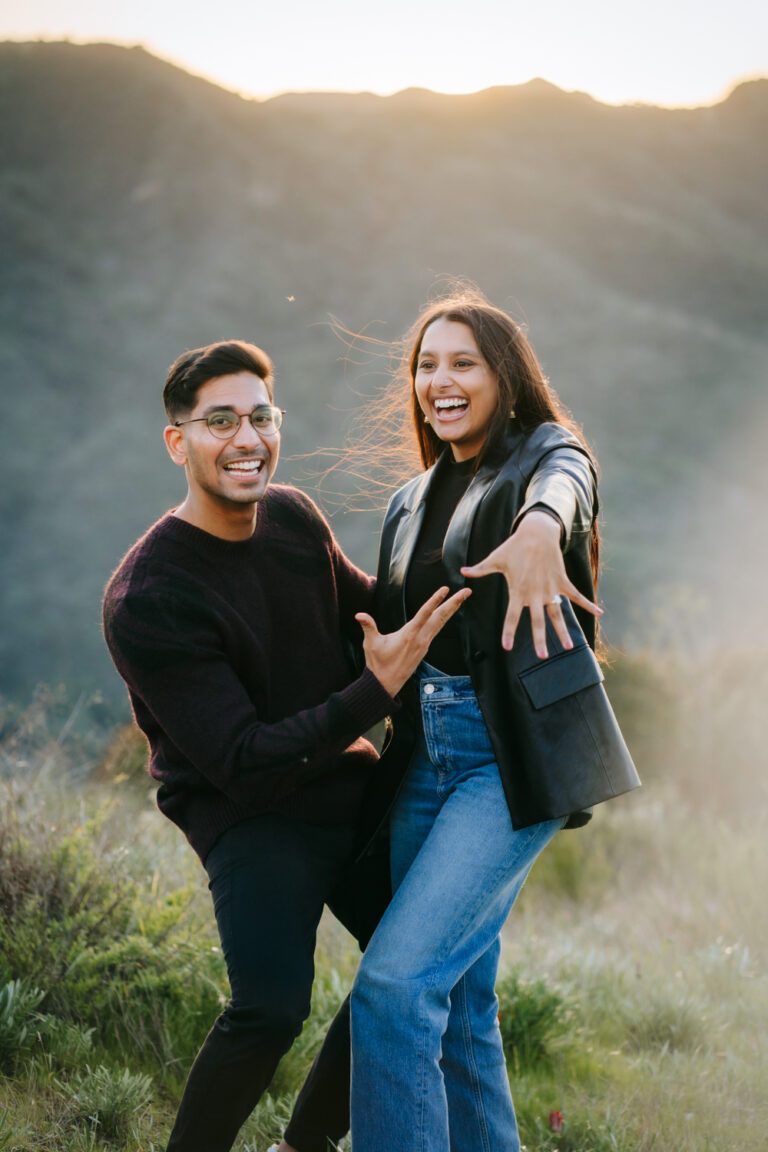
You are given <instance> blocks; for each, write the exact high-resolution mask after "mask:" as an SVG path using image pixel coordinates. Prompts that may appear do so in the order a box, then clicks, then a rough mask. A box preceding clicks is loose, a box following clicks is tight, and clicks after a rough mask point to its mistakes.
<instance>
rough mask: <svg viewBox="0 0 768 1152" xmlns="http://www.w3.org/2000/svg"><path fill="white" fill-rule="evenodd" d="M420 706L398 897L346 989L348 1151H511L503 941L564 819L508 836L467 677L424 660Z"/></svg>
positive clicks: (395, 844) (398, 846) (401, 805)
mask: <svg viewBox="0 0 768 1152" xmlns="http://www.w3.org/2000/svg"><path fill="white" fill-rule="evenodd" d="M420 698H421V716H422V735H421V738H420V741H419V744H418V745H417V748H416V750H415V753H414V756H413V759H412V761H411V764H410V766H409V768H408V772H407V774H406V777H405V780H404V783H403V787H402V789H401V791H400V794H399V796H398V799H397V802H396V805H395V808H394V810H393V814H392V820H391V845H392V846H391V852H392V880H393V887H394V888H395V889H396V892H395V895H394V897H393V899H392V903H391V904H390V905H389V908H388V909H387V911H386V912H385V914H384V917H383V919H382V920H381V923H380V924H379V926H378V928H377V929H376V931H375V933H374V935H373V939H372V940H371V942H370V944H369V945H368V949H367V951H366V953H365V955H364V956H363V959H362V962H361V964H360V968H359V970H358V974H357V978H356V980H355V984H354V987H353V989H352V1142H353V1152H393V1150H396V1152H449V1150H450V1152H501V1150H502V1149H503V1150H504V1152H518V1149H519V1147H520V1144H519V1139H518V1135H517V1123H516V1120H515V1112H514V1108H513V1106H512V1098H511V1095H510V1090H509V1080H508V1077H507V1070H506V1065H505V1061H504V1053H503V1050H502V1045H501V1036H500V1033H499V1027H498V1001H497V999H496V993H495V989H494V986H495V981H496V972H497V968H498V962H499V953H500V939H499V933H500V932H501V929H502V927H503V925H504V922H505V920H506V919H507V916H508V914H509V912H510V909H511V908H512V905H513V904H514V902H515V899H516V897H517V894H518V892H519V891H520V889H521V888H522V885H523V882H524V881H525V878H526V876H527V875H528V872H529V871H530V868H531V865H532V864H533V862H534V860H535V859H536V857H537V856H538V854H539V852H540V851H541V850H542V848H544V847H545V846H546V844H548V843H549V841H550V840H551V839H552V837H553V836H554V835H555V833H556V832H557V831H558V830H559V829H560V828H561V827H562V825H563V823H564V819H558V820H550V821H547V822H546V823H543V824H536V825H534V826H533V827H529V828H523V829H520V830H519V831H517V832H516V831H515V830H514V829H513V827H512V822H511V819H510V816H509V810H508V808H507V804H506V800H505V797H504V792H503V790H502V786H501V780H500V777H499V771H498V768H497V766H496V763H495V760H494V754H493V750H492V748H491V745H490V741H489V738H488V733H487V731H486V728H485V724H484V723H483V718H482V715H481V712H480V708H479V706H478V703H477V699H476V698H475V695H474V693H473V691H472V684H471V681H470V679H469V677H468V676H444V675H442V674H441V673H439V672H437V670H436V669H433V668H430V666H429V665H422V668H421V683H420Z"/></svg>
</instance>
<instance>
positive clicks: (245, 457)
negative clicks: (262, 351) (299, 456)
mask: <svg viewBox="0 0 768 1152" xmlns="http://www.w3.org/2000/svg"><path fill="white" fill-rule="evenodd" d="M271 403H272V401H271V400H270V398H269V392H268V391H267V386H266V384H265V383H264V381H263V380H261V379H260V378H259V377H258V376H256V375H255V374H254V373H253V372H239V373H238V374H237V375H236V376H219V377H217V378H216V379H214V380H209V381H208V383H207V384H204V385H203V386H202V388H201V389H200V391H199V392H198V394H197V401H196V403H195V407H194V408H193V410H192V411H191V412H190V413H189V415H188V416H185V417H184V418H183V419H184V421H187V420H193V421H195V423H191V424H188V423H184V424H183V426H182V427H181V428H173V429H171V428H169V429H166V443H167V444H168V450H169V452H170V454H171V458H172V459H173V460H174V462H175V463H177V464H183V465H184V467H185V470H186V473H187V482H188V485H189V497H188V499H189V500H190V501H191V502H192V503H193V504H194V506H195V507H196V508H198V509H200V510H204V511H205V513H206V516H215V515H216V514H217V512H218V513H219V514H224V515H226V514H227V513H229V512H231V511H232V510H233V508H232V506H233V505H243V504H255V503H256V502H257V501H258V500H261V499H262V497H263V496H264V493H265V492H266V490H267V487H268V485H269V481H270V480H271V478H272V476H273V474H274V471H275V468H276V467H277V458H278V455H279V453H280V433H279V432H276V433H275V434H273V435H271V436H266V435H264V434H263V433H260V432H257V431H256V429H255V428H254V427H253V426H252V424H251V422H250V420H249V419H248V417H249V415H250V413H251V412H253V410H254V408H259V407H261V406H262V405H264V404H271ZM214 412H236V413H237V414H238V415H240V416H241V417H243V419H241V421H240V427H239V428H238V430H237V432H236V433H235V434H234V436H232V437H231V439H229V440H219V439H217V438H216V437H215V436H214V435H213V434H212V433H211V432H210V431H209V429H208V427H207V425H206V423H205V420H204V419H198V417H208V416H210V415H211V414H212V413H214Z"/></svg>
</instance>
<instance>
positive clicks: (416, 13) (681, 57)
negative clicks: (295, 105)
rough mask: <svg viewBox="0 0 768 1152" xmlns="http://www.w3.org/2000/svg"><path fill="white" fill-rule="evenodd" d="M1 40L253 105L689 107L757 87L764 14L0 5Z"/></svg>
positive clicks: (680, 7)
mask: <svg viewBox="0 0 768 1152" xmlns="http://www.w3.org/2000/svg"><path fill="white" fill-rule="evenodd" d="M0 39H14V40H20V39H21V40H27V39H33V40H34V39H49V40H50V39H53V40H59V39H71V40H76V41H90V40H107V41H113V42H117V43H122V44H143V45H144V46H145V47H146V48H147V49H148V50H149V51H151V52H153V53H155V54H156V55H159V56H162V57H164V58H166V59H168V60H172V61H173V62H174V63H177V64H179V65H181V66H182V67H183V68H186V69H187V70H188V71H191V72H195V73H197V74H199V75H202V76H206V77H208V78H210V79H212V80H214V81H216V82H217V83H219V84H222V85H223V86H225V87H227V88H233V89H235V90H237V91H240V92H242V93H243V94H245V95H250V96H269V95H274V94H275V93H278V92H286V91H321V90H333V91H360V90H367V91H372V92H379V93H382V94H388V93H391V92H396V91H398V90H399V89H401V88H408V87H421V88H432V89H434V90H436V91H438V92H474V91H477V90H479V89H481V88H487V87H490V86H492V85H504V84H521V83H524V82H525V81H527V80H530V79H532V78H533V77H536V76H542V77H544V79H546V80H549V81H551V82H552V83H553V84H556V85H558V87H560V88H564V89H566V90H571V89H579V90H581V91H584V92H589V93H590V94H591V95H593V96H595V97H596V98H597V99H598V100H603V101H606V102H608V103H626V102H633V101H643V102H646V103H654V104H670V105H676V104H689V105H690V104H707V103H712V102H714V101H716V100H718V99H720V98H721V97H722V96H724V95H725V94H726V93H727V92H728V91H729V90H730V88H732V87H733V85H734V84H735V83H737V82H738V81H739V80H741V79H744V78H749V77H754V76H758V75H762V76H765V75H768V3H766V0H474V2H473V3H470V4H468V3H466V0H461V2H460V0H440V2H437V0H380V2H379V3H378V4H377V5H372V4H370V3H366V0H274V2H273V3H272V4H270V5H267V4H265V3H264V0H215V2H213V3H198V4H196V3H195V0H191V2H190V0H0Z"/></svg>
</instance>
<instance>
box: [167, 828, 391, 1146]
mask: <svg viewBox="0 0 768 1152" xmlns="http://www.w3.org/2000/svg"><path fill="white" fill-rule="evenodd" d="M354 844H355V829H354V828H353V827H352V826H349V825H342V826H334V827H317V826H314V825H308V824H302V823H300V822H298V821H295V820H290V819H288V818H287V817H283V816H280V815H278V814H274V813H267V814H264V815H262V816H257V817H254V818H253V819H250V820H246V821H244V822H243V823H242V824H238V825H237V826H236V827H235V828H231V829H230V830H229V831H228V832H226V833H225V834H224V835H223V836H222V837H221V839H220V840H219V841H218V842H217V843H216V845H215V846H214V848H213V849H212V850H211V852H210V853H209V855H208V858H207V860H206V862H205V867H206V871H207V872H208V876H209V880H210V884H209V887H210V890H211V894H212V896H213V902H214V909H215V913H216V921H217V924H218V929H219V936H220V938H221V946H222V950H223V953H224V958H225V960H226V964H227V972H228V975H229V982H230V988H231V993H232V995H231V1000H230V1002H229V1003H228V1004H227V1006H226V1008H225V1009H224V1011H223V1012H222V1014H221V1015H220V1016H219V1017H218V1019H217V1020H216V1022H215V1023H214V1025H213V1028H212V1029H211V1031H210V1032H209V1034H208V1036H207V1038H206V1040H205V1042H204V1044H203V1046H202V1048H201V1049H200V1052H199V1053H198V1055H197V1058H196V1060H195V1062H194V1064H193V1066H192V1069H191V1071H190V1074H189V1077H188V1079H187V1083H186V1085H185V1088H184V1093H183V1096H182V1099H181V1104H180V1106H179V1111H178V1114H177V1116H176V1122H175V1124H174V1127H173V1131H172V1133H171V1137H170V1141H169V1143H168V1152H229V1149H230V1148H231V1147H232V1144H233V1143H234V1141H235V1138H236V1136H237V1133H238V1131H239V1129H240V1127H241V1125H242V1124H243V1123H244V1121H245V1120H246V1119H247V1117H248V1116H249V1115H250V1113H251V1111H252V1110H253V1108H254V1107H255V1106H256V1104H257V1103H258V1101H259V1099H260V1098H261V1096H262V1094H263V1092H264V1091H265V1089H266V1088H267V1086H268V1084H269V1082H270V1080H271V1079H272V1076H273V1074H274V1072H275V1069H276V1067H277V1064H278V1062H279V1060H280V1058H281V1057H282V1056H283V1055H284V1054H285V1053H286V1052H287V1051H288V1049H289V1048H290V1047H291V1044H292V1043H293V1041H294V1040H295V1039H296V1037H297V1036H298V1034H299V1032H300V1031H301V1028H302V1025H303V1023H304V1021H305V1020H306V1018H307V1016H308V1015H309V1011H310V1000H311V991H312V981H313V978H314V951H315V941H316V933H317V926H318V923H319V921H320V916H321V914H322V911H323V906H324V905H325V904H327V905H328V906H329V907H330V908H331V910H332V911H333V912H334V914H335V915H336V916H337V917H338V919H339V920H340V921H341V923H342V924H344V926H345V927H346V928H348V930H349V931H350V932H351V933H352V935H353V936H355V937H356V939H357V940H358V941H359V942H360V945H361V947H365V945H366V943H367V942H368V939H369V938H370V936H371V934H372V933H373V929H374V928H375V926H376V923H377V922H378V920H379V918H380V916H381V914H382V912H383V910H384V908H385V907H386V904H387V901H388V899H389V865H388V860H387V857H386V854H382V855H381V856H380V857H369V858H366V859H365V861H364V862H362V863H358V864H354V865H353V864H352V863H351V859H352V853H353V848H354ZM349 1069H350V1053H349V1003H348V1001H345V1002H344V1004H343V1005H342V1007H341V1008H340V1009H339V1012H338V1013H337V1016H336V1017H335V1019H334V1021H333V1022H332V1024H331V1027H330V1028H329V1031H328V1035H327V1037H326V1040H325V1042H324V1044H323V1047H322V1049H321V1052H320V1054H319V1055H318V1058H317V1059H316V1061H315V1063H314V1065H313V1067H312V1070H311V1072H310V1074H309V1077H308V1079H307V1081H306V1083H305V1085H304V1087H303V1088H302V1090H301V1093H300V1095H299V1099H298V1100H297V1103H296V1107H295V1109H294V1114H293V1117H292V1119H291V1123H290V1125H289V1127H288V1129H287V1131H286V1139H287V1140H288V1141H289V1143H291V1144H293V1146H294V1147H296V1148H298V1149H299V1152H326V1150H327V1148H328V1141H329V1140H331V1141H332V1142H334V1143H336V1142H337V1141H338V1140H340V1139H341V1137H342V1136H343V1135H344V1133H345V1132H346V1131H347V1130H348V1128H349Z"/></svg>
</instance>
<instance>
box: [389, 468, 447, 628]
mask: <svg viewBox="0 0 768 1152" xmlns="http://www.w3.org/2000/svg"><path fill="white" fill-rule="evenodd" d="M435 467H436V465H435ZM434 471H435V468H434V467H433V468H430V469H429V470H428V471H426V472H425V473H424V475H423V476H420V477H419V479H418V481H417V483H415V484H414V486H413V489H412V491H411V492H410V493H409V495H408V499H407V502H406V504H405V506H404V508H403V511H402V514H401V516H400V519H399V521H398V525H397V528H396V530H395V536H394V539H393V541H392V551H391V553H390V556H389V578H388V581H387V590H388V592H389V594H390V595H391V597H392V603H391V605H390V607H391V609H392V610H393V612H394V613H395V615H396V618H397V619H399V620H401V621H402V622H403V623H405V620H406V608H405V580H406V577H407V575H408V566H409V564H410V563H411V557H412V556H413V550H414V548H415V547H416V541H417V539H418V536H419V532H420V530H421V525H422V523H423V522H424V509H425V507H426V503H427V494H428V492H429V486H430V484H431V483H432V479H433V476H434Z"/></svg>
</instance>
